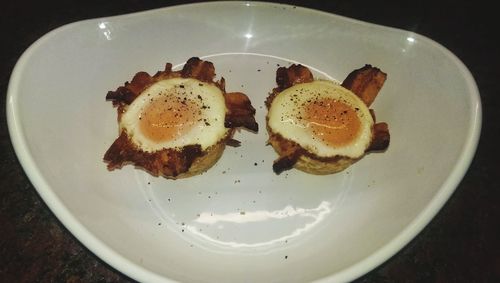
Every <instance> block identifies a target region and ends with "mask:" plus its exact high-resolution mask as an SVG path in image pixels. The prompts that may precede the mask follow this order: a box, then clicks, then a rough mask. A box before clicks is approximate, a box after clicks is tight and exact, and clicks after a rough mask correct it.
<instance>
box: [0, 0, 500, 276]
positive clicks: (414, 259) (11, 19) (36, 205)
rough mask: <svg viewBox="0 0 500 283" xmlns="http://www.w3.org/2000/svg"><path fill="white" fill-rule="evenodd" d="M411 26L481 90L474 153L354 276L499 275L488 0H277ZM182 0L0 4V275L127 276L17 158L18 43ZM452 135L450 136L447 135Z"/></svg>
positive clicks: (493, 45) (499, 52)
mask: <svg viewBox="0 0 500 283" xmlns="http://www.w3.org/2000/svg"><path fill="white" fill-rule="evenodd" d="M277 2H283V3H289V4H292V5H297V6H304V7H310V8H315V9H319V10H324V11H328V12H332V13H335V14H339V15H343V16H347V17H351V18H355V19H359V20H363V21H367V22H371V23H377V24H382V25H387V26H391V27H396V28H401V29H405V30H411V31H414V32H416V33H419V34H422V35H425V36H427V37H430V38H431V39H434V40H435V41H437V42H439V43H441V44H442V45H444V46H445V47H447V48H448V49H450V50H451V51H452V52H453V53H454V54H455V55H457V56H458V57H459V58H460V59H461V60H462V61H463V62H464V63H465V65H466V66H467V67H468V68H469V70H470V71H471V72H472V74H473V76H474V78H475V80H476V82H477V84H478V87H479V91H480V93H481V99H482V104H483V127H482V133H481V139H480V142H479V147H478V150H477V154H476V156H475V158H474V160H473V162H472V164H471V167H470V169H469V171H468V172H467V174H466V175H465V177H464V179H463V180H462V182H461V183H460V185H459V186H458V188H457V190H456V191H455V193H454V194H453V195H452V197H451V198H450V200H449V201H448V202H447V203H446V205H445V206H444V207H443V209H442V210H441V211H440V212H439V213H438V215H437V216H436V217H435V218H434V219H433V220H432V222H431V223H430V224H429V225H428V226H427V227H426V228H425V229H424V230H423V231H422V232H421V233H420V234H419V235H418V236H417V237H416V238H415V239H414V240H413V241H411V242H410V243H409V244H408V245H407V246H406V247H405V248H404V249H403V250H401V251H400V252H398V253H397V254H396V255H394V256H393V257H392V258H390V259H389V260H388V261H387V262H385V263H384V264H382V265H381V266H379V267H378V268H376V269H375V270H373V271H371V272H370V273H368V274H366V275H364V276H363V277H361V278H359V279H358V280H357V282H500V244H499V240H500V193H499V187H500V181H499V176H500V166H499V162H498V158H499V157H500V156H499V154H498V148H499V146H500V138H499V135H500V126H499V125H500V115H499V114H498V113H499V112H500V110H499V106H500V105H499V101H500V99H499V96H500V87H499V83H500V72H499V71H498V69H499V66H500V60H499V57H500V48H499V45H498V44H497V42H498V41H499V39H498V37H499V36H500V32H499V30H498V29H499V27H500V24H498V22H497V21H498V17H499V16H498V15H495V9H493V6H488V5H487V4H482V3H480V2H478V1H475V2H474V1H467V2H464V3H461V2H460V1H435V2H434V1H414V2H408V3H404V2H397V3H389V2H385V1H348V0H345V1H330V2H328V3H326V2H325V3H322V2H319V1H318V2H312V1H311V2H308V1H277ZM180 3H183V1H140V0H124V1H64V2H63V1H51V2H49V1H43V2H42V1H36V2H35V1H7V2H6V3H2V5H1V7H0V31H1V33H0V35H1V37H2V41H1V47H0V48H1V51H2V52H0V282H133V280H131V279H129V278H127V277H125V276H124V275H122V274H120V273H119V272H118V271H116V270H115V269H113V268H112V267H110V266H109V265H107V264H106V263H104V262H103V261H101V260H100V259H98V258H97V257H96V256H95V255H94V254H92V253H91V252H90V251H89V250H87V249H86V248H85V247H84V246H82V244H80V243H79V242H78V241H77V240H76V239H75V238H74V237H73V236H72V235H71V233H70V232H69V231H68V230H66V228H64V226H62V224H61V223H60V222H59V221H58V220H57V219H56V217H55V216H54V215H53V214H52V212H50V210H49V209H48V207H47V206H46V205H45V203H44V202H43V201H42V200H41V198H40V197H39V195H38V194H37V192H36V190H35V189H34V188H33V185H32V184H31V183H30V181H29V180H28V179H27V177H26V175H25V174H24V172H23V169H22V168H21V166H20V164H19V162H18V160H17V158H16V156H15V153H14V150H13V148H12V144H11V141H10V138H9V134H8V130H7V123H6V114H5V107H6V105H5V96H6V93H7V86H8V80H9V77H10V74H11V71H12V68H13V67H14V65H15V63H16V61H17V60H18V59H19V57H20V56H21V54H22V52H23V51H24V50H25V49H26V48H27V47H29V46H30V45H31V44H32V43H33V42H34V41H35V40H37V39H38V38H39V37H41V36H42V35H44V34H45V33H47V32H48V31H50V30H52V29H54V28H57V27H59V26H61V25H64V24H67V23H71V22H74V21H78V20H83V19H89V18H95V17H103V16H111V15H119V14H123V13H130V12H136V11H142V10H148V9H152V8H159V7H165V6H170V5H175V4H180ZM450 138H452V137H450Z"/></svg>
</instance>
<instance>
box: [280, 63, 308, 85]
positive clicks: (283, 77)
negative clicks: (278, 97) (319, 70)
mask: <svg viewBox="0 0 500 283" xmlns="http://www.w3.org/2000/svg"><path fill="white" fill-rule="evenodd" d="M313 80H314V78H313V75H312V73H311V71H310V70H309V69H308V68H307V67H304V66H302V65H300V64H298V65H296V64H293V65H291V66H290V67H288V68H285V67H280V68H278V70H276V83H277V84H278V87H279V88H280V89H282V90H283V89H287V88H289V87H291V86H294V85H296V84H300V83H308V82H312V81H313Z"/></svg>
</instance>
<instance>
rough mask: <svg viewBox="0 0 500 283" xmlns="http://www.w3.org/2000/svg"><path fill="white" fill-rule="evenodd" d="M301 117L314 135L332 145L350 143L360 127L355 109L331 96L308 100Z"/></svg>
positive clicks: (338, 145)
mask: <svg viewBox="0 0 500 283" xmlns="http://www.w3.org/2000/svg"><path fill="white" fill-rule="evenodd" d="M303 118H304V119H305V120H306V121H307V122H306V127H308V128H309V129H310V130H312V132H313V134H314V135H315V136H316V137H318V138H320V139H321V140H322V141H323V142H325V143H326V144H328V145H330V146H334V147H340V146H344V145H346V144H349V143H351V142H352V141H353V140H355V139H356V137H357V135H358V134H359V131H360V128H361V121H360V120H359V117H358V115H357V114H356V109H353V108H352V107H351V106H349V105H347V104H346V103H343V102H341V101H339V100H337V99H332V98H322V99H319V100H317V99H315V100H313V101H310V102H309V103H308V104H307V105H305V115H304V117H303Z"/></svg>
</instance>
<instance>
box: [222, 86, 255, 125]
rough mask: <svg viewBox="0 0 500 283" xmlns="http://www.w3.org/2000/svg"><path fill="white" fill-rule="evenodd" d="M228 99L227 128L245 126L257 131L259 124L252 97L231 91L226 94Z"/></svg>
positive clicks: (225, 123)
mask: <svg viewBox="0 0 500 283" xmlns="http://www.w3.org/2000/svg"><path fill="white" fill-rule="evenodd" d="M224 98H225V100H226V107H227V109H228V111H229V112H228V113H226V120H225V122H224V126H225V127H226V128H235V127H245V128H247V129H249V130H252V131H255V132H257V131H258V130H259V125H258V124H257V122H256V121H255V108H253V106H252V104H251V102H250V99H249V98H248V96H246V95H245V94H244V93H241V92H231V93H226V95H224Z"/></svg>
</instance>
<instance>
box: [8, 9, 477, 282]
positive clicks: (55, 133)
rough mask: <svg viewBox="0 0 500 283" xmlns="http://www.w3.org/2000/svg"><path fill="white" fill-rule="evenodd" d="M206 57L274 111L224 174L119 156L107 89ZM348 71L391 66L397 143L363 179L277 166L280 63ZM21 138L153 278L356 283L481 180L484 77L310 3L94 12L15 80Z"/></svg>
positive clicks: (47, 172)
mask: <svg viewBox="0 0 500 283" xmlns="http://www.w3.org/2000/svg"><path fill="white" fill-rule="evenodd" d="M192 56H200V57H202V58H205V59H207V60H209V61H212V62H213V63H214V64H215V68H216V73H217V75H218V77H220V76H223V77H224V78H225V79H226V82H227V86H226V89H227V90H228V91H242V92H244V93H246V94H247V95H248V96H249V97H250V98H251V100H252V102H253V105H254V106H255V107H256V108H257V119H258V122H259V124H260V128H261V129H260V131H259V133H258V134H253V133H249V132H246V131H241V132H238V133H237V134H236V136H235V138H237V139H239V140H240V141H241V142H242V146H241V147H239V148H227V149H226V151H225V153H224V155H223V157H222V158H221V160H219V162H218V163H217V164H216V166H215V167H213V168H212V169H211V170H209V171H208V172H207V173H205V174H203V175H200V176H195V177H192V178H189V179H184V180H177V181H173V180H167V179H164V178H154V177H151V176H150V175H148V174H147V173H145V172H143V171H141V170H136V169H134V168H133V167H132V166H127V167H125V168H123V169H122V170H115V171H112V172H109V171H108V170H107V169H106V166H105V164H104V163H103V161H102V157H103V154H104V152H105V151H106V149H107V148H108V147H109V146H110V144H111V143H112V142H113V141H114V139H115V138H116V137H117V134H118V133H117V126H118V125H117V122H116V110H115V109H114V108H113V107H112V105H111V103H110V102H106V101H105V99H104V97H105V95H106V92H107V91H108V90H114V89H116V87H117V86H119V85H121V84H123V83H124V82H125V81H127V80H130V79H131V78H132V76H133V75H134V74H135V73H136V72H138V71H147V72H149V73H150V74H154V73H155V72H156V71H158V70H162V69H163V67H164V64H165V63H166V62H172V63H173V64H174V65H177V66H182V64H183V63H184V62H185V61H186V60H187V59H188V58H190V57H192ZM293 62H298V63H302V64H304V65H307V66H309V67H311V68H312V69H313V70H314V72H315V75H316V76H317V77H321V78H329V79H334V80H339V81H341V80H343V79H344V78H345V76H346V75H347V74H348V73H349V72H351V71H352V70H354V69H356V68H359V67H361V66H363V65H364V64H372V65H374V66H377V67H379V68H381V69H382V70H383V71H385V72H386V73H387V74H388V80H387V82H386V84H385V86H384V87H383V89H382V91H381V93H380V95H379V96H378V97H377V99H376V101H375V103H374V104H373V106H372V107H373V108H374V109H375V111H376V114H377V120H379V121H385V122H387V123H388V124H389V127H390V132H391V144H390V146H389V149H388V150H387V151H386V152H385V153H373V154H369V155H367V156H366V157H365V158H364V159H362V160H361V161H359V162H357V163H356V164H354V165H353V166H351V167H350V168H349V169H347V170H346V171H344V172H342V173H339V174H335V175H328V176H312V175H308V174H305V173H302V172H299V171H297V170H291V171H287V172H286V173H283V174H281V175H275V174H274V173H273V172H272V169H271V166H272V161H273V160H274V159H275V158H276V154H275V153H274V152H273V150H272V148H271V147H270V146H266V140H267V133H266V131H265V119H264V117H265V114H266V108H265V106H264V100H265V97H266V96H267V94H268V93H269V92H270V90H271V89H272V88H273V87H274V86H275V81H274V79H275V72H276V69H277V67H278V65H279V66H288V65H289V64H290V63H293ZM7 99H8V100H7V108H8V109H7V110H8V113H7V114H8V124H9V130H10V134H11V138H12V141H13V144H14V147H15V150H16V153H17V155H18V157H19V160H20V162H21V164H22V166H23V167H24V169H25V171H26V173H27V175H28V176H29V178H30V180H31V181H32V183H33V184H34V186H35V187H36V189H37V190H38V192H39V193H40V195H41V196H42V197H43V199H44V200H45V202H46V203H47V204H48V206H49V207H50V209H51V210H52V211H53V212H54V213H55V215H56V216H57V217H58V218H59V219H60V220H61V221H62V223H63V224H64V225H65V226H66V227H67V228H68V229H69V230H70V231H71V232H72V233H73V234H74V235H75V236H76V237H77V238H78V239H79V240H80V241H81V242H82V243H83V244H85V245H86V246H87V247H88V248H89V249H90V250H91V251H92V252H94V253H95V254H97V255H98V256H99V257H101V258H102V259H103V260H105V261H106V262H108V263H109V264H111V265H112V266H114V267H115V268H117V269H118V270H120V271H121V272H123V273H125V274H127V275H128V276H130V277H132V278H134V279H137V280H139V281H143V282H171V281H188V282H303V281H315V280H318V281H322V282H323V281H324V282H342V281H348V280H352V279H354V278H357V277H359V276H361V275H362V274H364V273H366V272H368V271H369V270H371V269H373V268H374V267H376V266H377V265H379V264H380V263H382V262H383V261H385V260H386V259H388V258H389V257H390V256H392V255H393V254H395V253H396V252H397V251H398V250H400V249H401V248H402V247H403V246H404V245H405V244H406V243H407V242H408V241H410V240H411V239H412V238H413V237H414V236H415V235H416V234H417V233H418V232H419V231H420V230H421V229H422V228H423V227H424V226H425V225H426V224H427V223H428V222H429V221H430V220H431V219H432V217H433V216H434V215H435V214H436V213H437V212H438V211H439V209H440V208H441V207H442V205H443V204H444V203H445V202H446V200H447V199H448V197H449V196H450V194H451V193H452V192H453V191H454V189H455V188H456V186H457V185H458V183H459V182H460V180H461V178H462V177H463V175H464V174H465V172H466V170H467V168H468V166H469V164H470V161H471V159H472V157H473V155H474V152H475V149H476V146H477V141H478V137H479V132H480V125H481V105H480V99H479V93H478V90H477V87H476V84H475V82H474V80H473V78H472V76H471V74H470V73H469V71H468V70H467V68H466V67H465V66H464V65H463V64H462V63H461V62H460V61H459V60H458V59H457V58H456V57H455V56H454V55H453V54H452V53H450V52H449V51H448V50H447V49H445V48H444V47H442V46H441V45H439V44H437V43H436V42H434V41H432V40H430V39H428V38H426V37H423V36H421V35H418V34H415V33H412V32H408V31H402V30H397V29H393V28H387V27H383V26H378V25H373V24H369V23H364V22H360V21H356V20H351V19H348V18H344V17H340V16H336V15H332V14H327V13H323V12H318V11H314V10H309V9H303V8H299V7H292V6H286V5H278V4H266V3H252V2H218V3H204V4H192V5H183V6H177V7H170V8H165V9H158V10H152V11H147V12H141V13H136V14H131V15H123V16H116V17H110V18H100V19H92V20H87V21H82V22H77V23H74V24H70V25H67V26H64V27H61V28H58V29H56V30H54V31H52V32H50V33H49V34H47V35H45V36H44V37H42V38H41V39H40V40H38V41H37V42H36V43H34V44H33V45H32V46H31V47H30V48H29V49H28V50H27V51H26V52H25V53H24V55H23V56H22V58H21V59H20V60H19V62H18V64H17V65H16V67H15V70H14V72H13V74H12V77H11V82H10V85H9V90H8V98H7Z"/></svg>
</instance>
